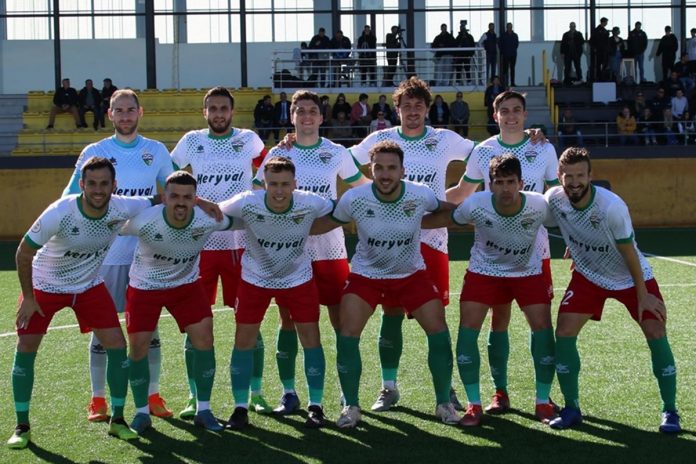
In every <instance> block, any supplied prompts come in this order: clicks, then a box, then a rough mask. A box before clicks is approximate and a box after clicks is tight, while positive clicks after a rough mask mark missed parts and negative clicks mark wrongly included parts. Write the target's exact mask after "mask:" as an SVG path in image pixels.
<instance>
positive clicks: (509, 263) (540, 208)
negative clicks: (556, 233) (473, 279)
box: [452, 192, 549, 277]
mask: <svg viewBox="0 0 696 464" xmlns="http://www.w3.org/2000/svg"><path fill="white" fill-rule="evenodd" d="M521 195H522V207H521V208H520V210H519V211H518V212H517V213H516V214H513V215H510V216H505V215H503V214H501V213H499V212H498V210H497V209H496V207H495V200H494V198H493V193H491V192H477V193H474V194H473V195H472V196H470V197H469V198H467V199H466V200H465V201H464V202H463V203H462V204H460V205H459V206H458V207H457V209H455V210H454V211H453V212H452V219H453V220H454V222H455V223H457V224H459V225H464V224H473V225H474V227H475V229H474V246H473V247H472V248H471V259H470V260H469V270H470V271H471V272H475V273H477V274H483V275H487V276H493V277H526V276H531V275H538V274H541V260H542V254H541V251H540V250H539V249H538V248H537V247H535V246H534V244H535V242H536V238H537V235H538V233H539V228H540V227H541V226H542V224H543V223H544V221H546V219H547V215H548V209H549V208H548V204H547V203H546V200H545V199H544V196H543V195H542V194H540V193H535V192H521Z"/></svg>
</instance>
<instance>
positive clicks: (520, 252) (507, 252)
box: [486, 240, 532, 256]
mask: <svg viewBox="0 0 696 464" xmlns="http://www.w3.org/2000/svg"><path fill="white" fill-rule="evenodd" d="M486 246H487V247H488V248H493V249H494V250H496V251H499V252H501V253H502V254H503V255H504V256H507V255H513V256H518V255H520V256H521V255H526V254H527V253H529V250H531V248H532V245H529V246H527V247H524V248H518V249H516V250H515V249H514V248H510V247H507V246H500V245H498V244H497V243H495V242H494V241H493V240H487V241H486Z"/></svg>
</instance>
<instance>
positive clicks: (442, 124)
mask: <svg viewBox="0 0 696 464" xmlns="http://www.w3.org/2000/svg"><path fill="white" fill-rule="evenodd" d="M428 118H429V119H430V125H431V126H433V127H439V128H443V129H447V126H448V125H449V121H450V110H449V106H447V103H445V101H444V100H443V99H442V95H435V101H434V102H433V104H432V105H431V106H430V111H429V112H428Z"/></svg>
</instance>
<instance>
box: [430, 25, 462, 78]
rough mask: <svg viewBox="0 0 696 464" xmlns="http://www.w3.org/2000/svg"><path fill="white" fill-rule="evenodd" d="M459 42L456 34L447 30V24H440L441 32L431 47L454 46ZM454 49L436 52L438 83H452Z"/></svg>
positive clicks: (436, 76)
mask: <svg viewBox="0 0 696 464" xmlns="http://www.w3.org/2000/svg"><path fill="white" fill-rule="evenodd" d="M456 46H457V42H456V41H455V40H454V36H452V34H450V33H449V32H448V31H447V24H441V25H440V33H439V34H438V35H437V36H435V38H434V39H433V42H432V44H431V45H430V48H433V49H436V50H437V49H439V48H454V47H456ZM453 55H454V52H452V51H440V50H438V51H436V52H435V76H434V78H435V83H436V85H451V83H452V62H453V58H454V56H453Z"/></svg>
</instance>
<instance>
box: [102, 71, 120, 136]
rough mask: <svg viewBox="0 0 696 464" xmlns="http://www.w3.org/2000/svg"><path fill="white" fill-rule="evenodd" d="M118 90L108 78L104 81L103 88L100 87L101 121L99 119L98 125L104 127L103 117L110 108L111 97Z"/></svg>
mask: <svg viewBox="0 0 696 464" xmlns="http://www.w3.org/2000/svg"><path fill="white" fill-rule="evenodd" d="M117 90H118V87H116V86H115V85H113V83H112V82H111V79H110V78H108V77H107V78H106V79H104V87H102V89H101V92H99V93H100V94H101V98H102V101H101V119H99V124H100V125H101V126H102V128H103V127H104V115H105V114H106V113H107V111H108V110H109V108H110V107H111V96H112V95H113V94H114V92H116V91H117Z"/></svg>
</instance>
